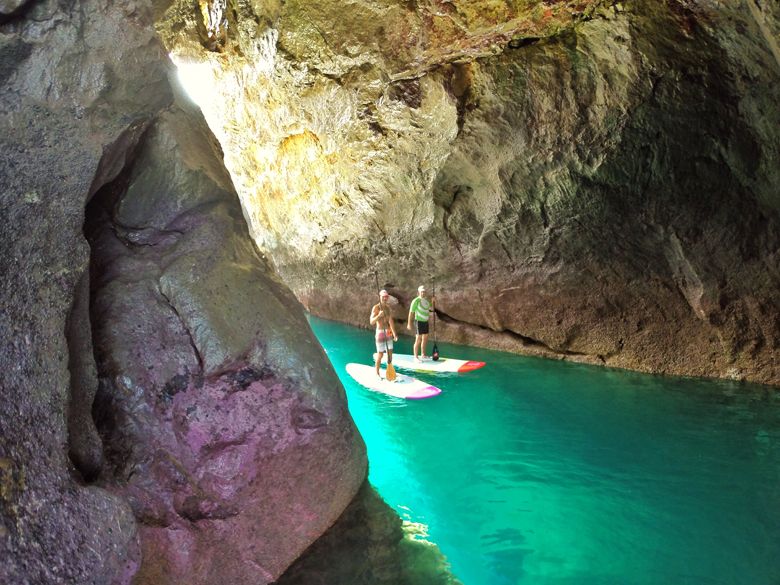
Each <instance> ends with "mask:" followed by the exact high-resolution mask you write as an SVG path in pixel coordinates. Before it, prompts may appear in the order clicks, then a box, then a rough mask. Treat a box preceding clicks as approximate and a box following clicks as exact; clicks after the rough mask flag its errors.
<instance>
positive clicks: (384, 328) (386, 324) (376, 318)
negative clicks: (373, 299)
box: [369, 289, 398, 378]
mask: <svg viewBox="0 0 780 585" xmlns="http://www.w3.org/2000/svg"><path fill="white" fill-rule="evenodd" d="M389 300H390V294H389V293H388V292H387V291H386V290H384V289H382V290H380V291H379V302H378V303H377V304H376V305H374V306H373V307H371V318H370V319H369V323H371V325H376V335H375V340H376V363H375V364H374V365H375V366H376V375H377V377H380V378H381V375H380V374H379V365H380V364H381V363H382V356H383V355H384V353H385V352H387V363H388V364H390V363H392V362H393V341H398V336H397V335H396V334H395V324H394V323H393V314H392V312H391V311H390V307H388V306H387V301H389Z"/></svg>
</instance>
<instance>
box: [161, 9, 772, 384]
mask: <svg viewBox="0 0 780 585" xmlns="http://www.w3.org/2000/svg"><path fill="white" fill-rule="evenodd" d="M444 4H445V3H437V2H433V1H431V2H420V3H415V4H414V5H411V4H408V3H401V2H391V1H363V2H358V3H351V4H350V6H349V7H346V6H344V5H342V3H340V2H321V3H317V5H316V6H315V5H312V4H310V3H299V2H289V3H284V4H283V5H275V4H274V5H273V7H272V8H269V7H268V6H265V5H263V7H259V8H257V12H256V13H255V15H254V18H253V19H252V22H254V23H255V24H254V25H253V26H252V27H250V28H251V30H250V28H247V27H242V26H241V23H243V22H244V18H245V17H247V18H248V16H250V15H244V14H241V13H238V12H236V13H231V14H229V15H228V16H226V17H225V18H226V20H225V22H227V23H228V24H229V25H230V26H229V27H227V28H225V29H224V30H223V34H222V36H221V37H220V43H221V44H220V45H219V47H217V48H216V49H215V47H214V46H207V45H208V43H205V42H204V41H203V37H202V35H201V36H200V37H199V36H198V33H197V32H196V31H193V30H189V32H187V31H188V28H187V27H179V28H177V29H174V28H173V27H171V26H167V27H162V28H163V29H164V30H163V31H162V33H161V34H162V35H163V38H164V39H165V40H166V43H168V44H169V47H171V48H172V50H173V51H174V53H177V54H179V56H180V58H181V59H182V60H183V61H188V60H189V61H195V62H198V63H200V64H202V65H205V67H204V71H205V72H206V75H207V76H208V79H209V80H210V83H209V85H208V88H207V89H205V90H204V94H203V95H202V96H201V97H202V98H203V100H204V104H205V105H204V112H205V114H206V116H207V119H208V120H209V124H210V125H211V126H212V128H214V129H215V133H216V134H217V136H218V138H219V140H220V142H221V144H222V145H223V147H224V149H225V153H226V164H227V166H228V168H229V169H230V171H231V175H232V176H233V177H234V178H235V180H236V185H237V188H238V191H239V194H240V196H241V198H242V204H243V206H244V208H245V210H246V213H247V217H248V218H249V221H250V228H251V229H252V233H253V236H254V237H255V240H256V241H257V242H258V245H259V246H260V247H261V248H262V249H263V250H264V251H266V252H267V253H268V255H269V258H270V259H271V260H272V261H273V263H274V265H275V266H276V268H277V270H278V272H279V273H280V274H281V275H282V277H283V278H284V280H285V282H287V283H288V284H289V285H290V286H291V288H292V289H293V290H294V291H295V293H296V295H297V296H298V298H299V299H301V301H302V302H303V303H304V305H305V306H306V307H307V308H308V309H309V310H310V311H311V312H313V313H315V314H318V315H321V316H324V317H327V318H333V319H338V320H342V321H345V322H349V323H353V324H356V325H361V326H366V325H367V324H366V322H365V318H364V316H363V313H362V311H356V310H355V307H360V306H365V307H369V306H370V304H371V303H372V301H373V296H374V294H375V291H374V290H373V288H374V286H373V283H374V279H375V275H376V276H378V278H379V279H380V280H381V284H382V285H384V286H385V287H386V288H388V289H389V290H390V292H391V294H393V295H394V298H395V300H396V301H397V303H396V306H397V316H398V317H399V318H402V319H403V318H405V314H406V310H407V308H408V305H409V302H410V301H411V299H412V298H413V297H414V291H415V290H416V288H417V286H418V285H419V284H421V283H423V282H424V283H426V284H428V285H429V286H431V285H432V284H433V283H434V282H435V283H436V288H437V291H436V292H437V297H438V300H439V303H438V309H439V325H440V326H439V329H438V333H439V334H440V337H441V338H443V339H448V340H451V341H456V342H460V343H470V344H478V345H484V346H487V347H495V348H499V349H505V350H510V351H518V352H522V353H531V354H537V355H544V356H548V357H554V358H559V359H567V360H576V361H582V362H587V363H594V364H606V365H610V366H616V367H624V368H631V369H636V370H641V371H648V372H661V373H669V374H681V375H700V376H716V377H726V378H732V379H747V380H753V381H758V382H763V383H769V384H778V383H780V373H779V372H778V367H777V363H776V362H777V360H776V359H774V358H775V355H776V352H777V349H778V343H779V340H780V321H779V320H778V315H779V313H778V302H777V294H776V292H777V290H778V284H779V280H778V275H779V274H780V271H779V270H778V268H779V264H778V262H779V261H780V258H779V257H778V247H779V246H778V244H779V240H778V213H779V210H780V201H778V196H777V193H778V184H780V175H779V174H778V173H779V172H780V171H778V165H777V164H776V162H777V160H778V151H779V150H780V134H779V130H778V129H779V128H780V124H778V122H780V113H779V112H778V107H777V103H779V102H778V97H780V96H779V95H778V88H779V87H780V84H778V81H779V77H780V59H778V55H780V52H778V45H777V37H776V34H774V31H776V30H777V23H778V13H777V10H778V9H777V7H776V5H774V4H771V3H758V2H755V1H754V0H741V1H740V2H735V3H722V2H711V1H709V0H699V1H683V0H666V1H663V2H657V3H646V2H622V3H621V2H592V3H579V4H578V5H577V6H575V5H574V4H572V3H556V4H555V6H554V8H555V10H553V9H552V8H550V6H552V5H547V4H542V3H527V4H526V5H525V6H527V8H528V11H527V12H523V11H522V10H520V11H516V12H512V11H511V10H509V9H508V8H507V6H510V3H492V4H491V3H488V2H483V3H479V4H478V5H474V6H473V8H474V11H473V12H472V11H470V10H469V8H468V6H466V4H465V3H458V2H455V3H446V6H445V5H444ZM488 4H490V6H488ZM499 5H500V6H499ZM512 6H515V7H516V6H517V4H516V3H515V4H512ZM502 7H503V8H502ZM258 15H263V17H259V16H258ZM176 16H177V17H180V14H178V13H177V14H176ZM564 16H565V17H564ZM231 19H234V20H231ZM162 21H163V22H165V18H163V19H162ZM258 23H259V24H258ZM231 27H232V28H231ZM236 29H238V32H237V33H234V34H232V35H231V33H230V30H234V31H235V30H236ZM174 30H175V31H176V32H175V34H174V32H172V31H174Z"/></svg>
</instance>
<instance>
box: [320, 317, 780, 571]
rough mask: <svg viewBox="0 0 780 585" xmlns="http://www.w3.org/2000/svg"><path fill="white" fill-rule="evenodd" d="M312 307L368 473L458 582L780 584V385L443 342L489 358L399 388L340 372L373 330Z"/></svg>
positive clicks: (407, 344)
mask: <svg viewBox="0 0 780 585" xmlns="http://www.w3.org/2000/svg"><path fill="white" fill-rule="evenodd" d="M310 322H311V325H312V328H313V329H314V332H315V333H316V334H317V336H318V337H319V339H320V342H321V343H322V345H323V347H324V348H325V350H326V352H327V354H328V356H329V357H330V359H331V361H332V362H333V365H334V367H335V369H336V371H337V372H338V374H339V377H340V378H341V380H342V382H343V383H344V386H345V388H346V390H347V397H348V400H349V408H350V411H351V412H352V416H353V417H354V419H355V422H356V423H357V425H358V427H359V429H360V432H361V433H362V435H363V437H364V438H365V441H366V444H367V446H368V456H369V465H370V468H369V479H370V481H371V483H372V484H373V485H374V486H376V488H377V489H378V491H379V492H380V494H382V496H383V497H384V499H385V500H386V501H387V503H388V504H389V505H390V506H392V507H393V508H394V509H396V510H397V511H398V513H399V514H400V515H401V516H402V517H403V518H404V519H406V520H409V521H412V522H416V523H419V524H421V525H424V526H426V527H427V533H428V537H427V539H428V540H430V541H432V542H435V543H436V544H437V545H438V546H439V547H440V549H441V550H442V552H443V553H444V554H445V555H446V556H447V558H448V560H449V562H450V564H451V567H452V570H453V572H454V573H455V575H457V576H458V578H459V579H460V580H461V581H462V582H463V583H464V585H510V584H511V585H514V584H523V585H526V584H527V585H537V584H555V585H563V584H565V585H601V584H614V585H645V584H646V585H650V584H652V585H661V584H663V585H666V584H669V585H677V584H681V585H685V584H691V585H694V584H695V585H702V584H708V585H709V584H713V585H714V584H723V585H740V584H745V585H780V392H778V391H773V390H771V389H768V388H765V387H761V386H750V385H744V384H737V383H730V382H713V381H701V380H688V379H677V378H666V377H660V376H649V375H642V374H636V373H631V372H623V371H617V370H609V369H604V368H596V367H589V366H581V365H576V364H566V363H561V362H555V361H550V360H542V359H537V358H528V357H521V356H516V355H512V354H507V353H503V352H494V351H488V350H482V349H475V348H466V347H461V346H455V345H448V344H443V343H439V350H440V352H441V354H442V355H443V356H446V357H455V358H464V359H477V360H482V361H486V362H487V363H488V365H487V366H486V367H485V368H483V369H481V370H478V371H475V372H471V373H468V374H463V375H457V374H455V375H447V376H442V375H438V376H436V375H424V374H415V376H416V377H419V378H421V379H425V380H428V381H430V382H432V383H434V384H435V385H437V386H439V387H440V388H442V389H443V392H442V394H441V395H440V396H437V397H435V398H431V399H428V400H422V401H404V400H400V399H395V398H390V397H387V396H384V395H380V394H377V393H373V392H370V391H368V390H365V389H364V388H363V387H361V386H359V385H357V384H356V383H355V382H354V381H353V380H352V379H351V378H350V377H349V376H348V375H347V374H346V372H345V371H344V366H345V364H346V363H348V362H350V361H358V362H363V363H370V359H371V357H370V356H371V352H372V333H371V332H369V331H366V330H359V329H356V328H352V327H347V326H344V325H341V324H337V323H332V322H328V321H323V320H320V319H316V318H311V320H310ZM396 351H398V352H399V353H411V340H410V338H408V337H403V338H401V340H400V341H399V343H398V344H397V347H396Z"/></svg>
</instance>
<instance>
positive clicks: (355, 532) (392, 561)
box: [274, 482, 461, 585]
mask: <svg viewBox="0 0 780 585" xmlns="http://www.w3.org/2000/svg"><path fill="white" fill-rule="evenodd" d="M425 536H426V534H425V527H422V526H419V525H414V524H411V523H409V522H402V521H401V519H400V518H399V517H398V516H397V515H396V513H395V512H394V511H393V510H392V509H391V508H390V507H389V506H388V505H387V504H386V503H385V502H384V500H382V498H381V497H380V496H379V494H378V493H377V492H376V491H375V490H374V488H373V487H371V485H370V484H369V483H368V482H366V483H365V484H364V485H363V487H362V488H361V489H360V491H359V492H358V494H357V496H356V497H355V499H354V501H353V502H352V503H351V504H350V505H349V506H348V507H347V509H346V510H344V513H343V514H342V515H341V517H339V519H338V521H336V523H335V524H334V525H333V526H332V527H331V528H330V529H329V530H328V531H327V532H326V533H325V534H324V535H323V536H322V537H321V538H320V539H319V540H318V541H317V542H316V543H314V544H313V545H312V546H311V547H310V548H309V549H308V550H307V551H306V552H305V553H304V554H303V555H302V556H301V558H300V559H298V560H297V561H296V562H295V563H294V564H293V565H292V566H291V567H290V568H289V569H288V570H287V571H286V572H285V573H284V575H282V577H281V578H280V579H279V580H278V581H276V582H275V583H274V585H310V584H311V583H338V584H339V585H461V583H460V581H459V580H458V579H457V577H456V576H455V575H453V574H452V573H451V572H450V568H449V564H448V563H447V560H446V558H445V557H444V556H443V555H442V553H441V551H440V550H439V549H438V547H436V545H435V544H432V543H430V542H428V541H427V540H425Z"/></svg>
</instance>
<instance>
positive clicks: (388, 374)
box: [385, 364, 395, 382]
mask: <svg viewBox="0 0 780 585" xmlns="http://www.w3.org/2000/svg"><path fill="white" fill-rule="evenodd" d="M385 377H386V378H387V380H388V381H390V382H395V368H394V367H393V364H387V372H386V373H385Z"/></svg>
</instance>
